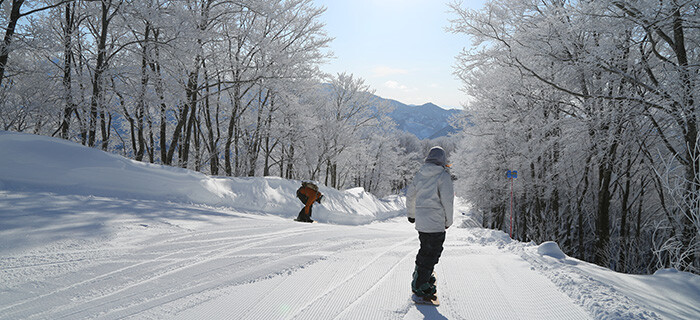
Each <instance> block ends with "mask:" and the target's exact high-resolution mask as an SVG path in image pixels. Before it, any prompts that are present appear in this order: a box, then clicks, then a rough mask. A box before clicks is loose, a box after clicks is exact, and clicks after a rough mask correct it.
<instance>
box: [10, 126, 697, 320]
mask: <svg viewBox="0 0 700 320" xmlns="http://www.w3.org/2000/svg"><path fill="white" fill-rule="evenodd" d="M17 141H20V142H21V143H18V142H17ZM64 145H65V146H66V147H68V148H69V149H68V150H69V151H66V149H65V148H64V147H62V146H64ZM0 149H2V150H5V151H6V152H5V153H0V164H4V166H0V221H2V223H1V224H0V319H85V318H100V319H123V318H127V319H129V318H132V319H658V318H661V319H698V318H700V277H698V276H696V275H691V274H687V273H682V272H676V271H674V270H661V271H659V272H658V273H657V274H656V275H648V276H632V275H623V274H619V273H615V272H612V271H610V270H607V269H604V268H600V267H597V266H595V265H591V264H588V263H585V262H582V261H579V260H576V259H573V258H570V257H567V256H565V255H564V254H563V253H562V252H561V251H560V250H559V249H558V247H557V246H556V244H555V243H544V244H542V245H539V246H538V245H535V244H526V243H520V242H515V241H511V240H510V239H509V238H508V236H507V235H505V234H503V233H502V232H499V231H493V230H485V229H481V228H478V227H477V226H478V224H479V223H478V221H477V220H478V219H476V217H477V215H474V214H473V213H472V212H470V210H469V206H468V204H466V203H462V202H461V201H460V203H459V205H458V206H457V207H456V209H455V218H456V219H455V224H454V225H453V227H451V228H450V229H449V230H448V233H447V240H446V242H445V251H444V252H443V256H442V258H441V260H440V263H439V264H438V265H437V266H436V273H437V278H438V295H439V297H440V299H441V302H442V304H441V305H440V306H439V307H431V306H416V305H414V304H413V303H412V302H411V300H410V278H411V272H412V270H413V262H414V259H415V254H416V252H417V248H418V239H417V234H416V232H415V230H413V225H411V224H409V223H408V222H407V221H406V220H405V218H404V217H403V216H402V214H401V210H397V209H396V208H397V207H396V206H397V203H399V204H400V203H401V199H389V200H386V199H385V200H380V199H376V198H373V197H372V196H371V195H369V194H367V193H364V192H362V190H357V189H353V190H350V191H347V192H340V191H334V190H332V189H328V188H326V191H327V194H329V195H331V197H330V199H331V202H329V203H328V207H331V208H324V205H321V206H318V209H319V210H318V211H319V212H321V213H323V214H320V215H321V218H322V219H325V220H327V221H326V222H325V223H315V224H305V223H297V222H293V221H291V218H290V217H292V216H294V215H295V214H296V212H298V209H299V208H300V205H299V204H298V203H294V204H292V202H291V201H289V203H288V204H286V205H285V206H287V207H289V209H288V211H292V213H286V212H285V211H284V210H282V209H280V208H281V207H283V206H275V201H278V204H279V202H282V203H286V202H285V201H287V200H286V199H290V198H293V195H292V196H287V195H285V193H286V192H289V191H288V190H287V189H290V188H291V189H292V191H293V186H295V185H296V184H298V182H287V181H284V180H280V181H278V182H276V184H274V185H271V183H270V181H273V182H274V181H277V180H274V179H273V180H269V179H263V178H255V179H252V178H251V179H245V180H236V179H231V180H228V179H223V178H220V179H221V181H219V182H217V183H219V185H218V186H217V187H216V188H213V190H215V191H216V192H217V193H215V194H214V193H212V194H207V193H206V192H201V193H200V194H194V195H193V194H188V193H186V188H185V189H182V185H181V184H180V182H179V181H180V180H184V181H185V182H186V184H189V185H194V187H195V188H197V186H202V185H204V186H206V185H207V184H210V183H211V180H209V179H210V178H207V177H206V176H203V175H200V174H197V173H193V172H189V171H186V170H180V169H172V168H163V167H160V166H152V165H142V164H139V163H133V162H131V161H129V160H126V159H123V158H119V157H116V156H112V155H107V154H103V153H101V152H99V151H97V150H94V149H89V148H82V147H75V146H72V145H70V144H68V143H66V142H64V141H58V140H55V139H50V138H46V137H36V136H30V135H18V134H10V133H2V132H0ZM42 150H50V151H46V152H50V153H44V152H42ZM13 153H22V154H13ZM27 154H33V156H32V157H31V160H33V161H29V158H28V157H27V156H26V155H27ZM23 156H24V158H23ZM41 157H45V158H46V159H50V158H52V157H58V158H59V159H61V158H63V159H64V161H63V163H64V164H62V165H58V164H57V163H61V162H60V161H59V162H52V163H51V164H50V165H52V166H53V167H52V169H51V170H57V171H59V172H62V173H61V174H65V173H66V172H68V171H70V174H71V175H72V176H73V177H75V176H78V177H82V178H81V179H79V180H80V181H81V182H80V183H73V184H71V180H68V179H64V178H62V177H60V176H58V175H60V174H59V173H53V174H54V176H53V178H52V179H53V180H49V181H45V182H42V181H41V174H47V172H50V171H51V170H49V169H48V168H46V167H43V166H42V164H41V162H42V161H40V160H45V159H41ZM71 157H76V159H71ZM100 157H106V158H104V159H107V160H109V161H107V162H104V161H101V160H100ZM78 158H80V159H83V160H81V161H78V160H77V159H78ZM16 159H22V160H21V161H20V160H16ZM85 159H87V160H85ZM110 161H112V162H113V161H116V163H117V166H114V164H113V163H114V162H113V163H110ZM81 163H82V165H81ZM132 165H133V166H134V167H131V166H132ZM32 166H36V167H37V168H36V170H31V167H32ZM61 166H63V167H61ZM65 166H70V168H66V167H65ZM84 166H87V167H84ZM85 168H87V169H85ZM90 168H92V169H90ZM94 168H107V169H108V170H99V171H100V172H114V174H115V176H114V177H109V176H106V177H105V176H104V175H102V176H100V177H99V179H91V178H90V175H89V174H86V173H85V172H84V170H85V171H87V172H94V171H95V169H94ZM110 168H111V170H112V171H110V170H109V169H110ZM133 168H137V170H144V171H141V172H140V174H131V173H133V172H132V171H133V170H134V169H133ZM143 168H145V169H143ZM91 170H92V171H91ZM163 170H164V171H165V172H166V175H168V177H167V178H168V179H169V180H168V181H169V182H168V183H161V184H160V187H161V188H163V189H164V190H158V191H157V192H155V191H149V190H145V191H144V192H141V193H139V194H138V196H130V195H129V194H128V193H129V191H130V190H133V188H132V189H130V184H131V183H133V182H134V180H131V182H130V180H129V179H136V180H135V181H136V182H141V181H140V180H138V179H139V177H142V176H144V175H145V176H147V177H148V178H149V179H150V180H152V181H153V180H155V181H160V180H158V179H163V177H162V174H163V172H164V171H163ZM35 172H38V173H35ZM119 177H122V179H121V180H119V179H117V178H119ZM124 177H131V178H128V179H127V178H124ZM187 177H194V178H191V179H189V180H188V178H187ZM110 178H114V179H115V180H118V182H117V183H114V182H113V181H106V180H104V179H108V180H109V179H110ZM217 179H218V178H217ZM273 186H274V187H273ZM250 188H255V189H256V190H257V191H256V192H253V193H251V192H248V191H247V190H248V189H250ZM90 190H95V191H94V193H96V194H97V195H92V194H91V193H93V192H91V191H90ZM182 190H185V191H182ZM178 192H180V193H178ZM246 192H248V193H246ZM167 194H169V195H167ZM172 195H176V196H177V197H175V198H173V197H172ZM222 195H223V196H222ZM241 195H244V196H245V197H246V202H242V203H243V204H244V205H243V206H242V208H236V204H237V202H236V201H233V200H232V199H236V197H241ZM178 197H183V198H178ZM184 197H187V198H184ZM217 197H218V199H217ZM182 199H185V200H182ZM261 199H267V200H261ZM211 201H216V202H225V203H226V204H227V205H225V206H221V205H215V204H212V203H209V202H211ZM226 201H228V202H226ZM256 201H257V202H259V203H258V207H259V208H260V209H258V210H255V209H252V208H251V205H250V204H251V203H252V204H254V203H255V202H256ZM263 201H267V202H265V203H263ZM332 208H335V209H332ZM324 210H325V211H324ZM358 217H359V218H358ZM392 217H393V218H392ZM334 219H337V221H334ZM367 219H373V220H374V222H371V223H367V222H366V221H367Z"/></svg>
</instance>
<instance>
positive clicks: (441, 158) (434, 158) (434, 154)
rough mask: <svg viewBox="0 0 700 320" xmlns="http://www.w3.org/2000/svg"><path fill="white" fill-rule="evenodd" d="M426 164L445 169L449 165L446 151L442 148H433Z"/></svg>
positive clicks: (426, 159)
mask: <svg viewBox="0 0 700 320" xmlns="http://www.w3.org/2000/svg"><path fill="white" fill-rule="evenodd" d="M425 163H432V164H436V165H438V166H441V167H444V166H445V165H447V156H446V155H445V150H443V149H442V148H441V147H433V148H432V149H430V152H428V156H427V157H426V158H425Z"/></svg>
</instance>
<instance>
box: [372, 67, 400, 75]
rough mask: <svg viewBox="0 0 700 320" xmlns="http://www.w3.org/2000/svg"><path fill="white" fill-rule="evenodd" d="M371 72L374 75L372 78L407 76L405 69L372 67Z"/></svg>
mask: <svg viewBox="0 0 700 320" xmlns="http://www.w3.org/2000/svg"><path fill="white" fill-rule="evenodd" d="M372 72H373V73H374V74H373V76H375V77H386V76H393V75H397V74H408V70H406V69H399V68H392V67H388V66H378V67H374V69H372Z"/></svg>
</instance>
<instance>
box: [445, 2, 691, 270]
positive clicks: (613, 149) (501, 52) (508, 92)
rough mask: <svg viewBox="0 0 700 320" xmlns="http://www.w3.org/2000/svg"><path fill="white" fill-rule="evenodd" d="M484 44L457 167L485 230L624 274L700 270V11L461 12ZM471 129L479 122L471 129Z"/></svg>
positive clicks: (571, 7)
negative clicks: (510, 173) (553, 247)
mask: <svg viewBox="0 0 700 320" xmlns="http://www.w3.org/2000/svg"><path fill="white" fill-rule="evenodd" d="M451 8H452V10H453V12H454V19H453V21H452V22H451V27H450V30H451V31H452V32H455V33H460V34H466V35H469V36H470V38H471V39H472V41H473V42H474V44H475V46H474V47H473V48H472V49H469V50H464V51H463V52H462V53H461V54H460V55H459V57H458V62H457V63H458V65H457V68H456V70H457V71H456V74H457V75H458V76H459V77H460V78H461V79H462V81H463V83H464V88H465V90H466V91H467V92H468V93H469V94H470V95H471V96H472V97H473V101H472V102H471V103H470V106H469V107H468V111H469V113H470V114H471V115H472V117H471V118H470V119H463V120H462V122H463V123H464V125H463V127H464V129H465V133H464V135H463V137H462V142H461V143H460V146H459V150H458V151H457V153H458V154H459V156H458V157H457V158H458V159H459V160H460V162H461V163H460V165H458V166H456V170H459V172H460V173H461V175H462V176H464V177H465V178H464V180H466V183H464V184H462V185H463V188H462V192H464V194H466V195H467V197H468V198H469V199H472V200H474V202H475V205H476V207H477V208H478V209H479V210H481V212H483V214H484V217H485V219H484V224H485V226H487V227H491V228H498V229H504V230H506V229H507V228H509V210H510V207H509V203H508V201H509V197H510V189H509V188H510V183H511V181H510V180H509V179H507V178H506V174H505V173H506V171H507V170H518V172H519V176H518V178H517V179H516V180H515V181H513V183H514V186H515V198H516V200H515V209H514V211H515V212H516V216H515V221H514V223H513V227H514V237H515V238H517V239H520V240H523V241H530V240H534V241H537V242H541V241H547V240H556V241H557V242H558V243H559V244H560V246H562V249H563V250H564V251H565V252H567V253H568V254H570V255H572V256H575V257H578V258H580V259H584V260H587V261H593V262H595V263H597V264H599V265H602V266H605V267H609V268H612V269H614V270H618V271H623V272H633V273H651V272H654V271H655V270H656V269H658V268H660V267H674V268H676V269H678V270H684V271H690V272H694V273H698V272H700V255H699V254H700V145H699V141H700V140H699V137H700V136H699V135H698V112H699V111H700V110H698V107H699V106H698V101H699V100H700V99H699V98H700V97H698V92H700V90H698V84H699V80H700V72H699V71H700V70H699V69H700V51H698V48H700V28H699V27H698V26H700V2H699V1H697V0H688V1H650V0H637V1H627V0H604V1H573V0H548V1H529V0H507V1H506V0H493V1H490V2H488V3H487V4H486V5H485V6H484V7H483V8H482V9H480V10H466V9H464V8H462V7H461V6H460V4H459V3H454V4H452V5H451ZM471 123H474V124H475V125H474V126H471Z"/></svg>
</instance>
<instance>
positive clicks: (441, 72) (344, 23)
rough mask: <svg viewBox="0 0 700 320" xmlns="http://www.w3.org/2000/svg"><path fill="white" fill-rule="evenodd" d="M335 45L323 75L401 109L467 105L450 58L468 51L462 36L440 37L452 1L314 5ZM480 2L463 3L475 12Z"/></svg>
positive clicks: (340, 0) (342, 0) (327, 1)
mask: <svg viewBox="0 0 700 320" xmlns="http://www.w3.org/2000/svg"><path fill="white" fill-rule="evenodd" d="M314 1H315V3H316V4H317V5H319V6H324V7H326V8H327V10H326V12H325V13H324V14H323V16H322V17H321V18H322V19H323V21H324V22H325V23H326V30H327V32H328V35H329V36H330V37H333V38H335V40H334V41H333V42H332V43H331V45H330V50H331V51H333V53H334V55H335V59H333V60H331V61H330V62H329V63H328V64H326V65H324V66H322V70H323V71H325V72H328V73H332V74H336V73H339V72H347V73H352V74H354V75H355V76H356V77H361V78H363V79H365V83H366V84H368V85H370V86H371V87H372V88H373V89H375V90H376V94H377V95H379V96H381V97H384V98H389V99H394V100H398V101H400V102H403V103H406V104H416V105H420V104H424V103H427V102H432V103H435V104H437V105H439V106H441V107H445V108H455V107H457V108H459V107H460V105H461V104H462V103H463V102H464V101H465V100H466V94H465V93H463V92H462V91H461V90H460V88H461V83H460V81H459V80H457V78H456V77H455V76H454V75H453V74H452V73H453V65H454V64H455V63H454V62H455V56H457V54H459V52H460V51H461V50H462V48H464V47H468V46H469V45H470V42H469V39H468V38H467V37H466V36H465V35H455V34H452V33H448V32H446V31H445V27H447V26H448V25H449V21H448V19H451V18H454V15H453V14H452V13H450V12H449V8H448V7H447V4H448V3H450V2H452V0H447V1H445V0H314ZM484 2H485V0H467V1H463V4H462V6H463V7H470V8H473V9H478V8H480V7H481V6H482V5H483V3H484Z"/></svg>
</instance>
